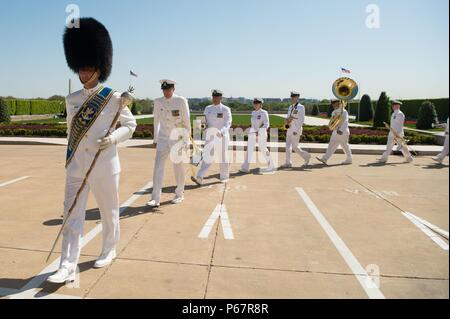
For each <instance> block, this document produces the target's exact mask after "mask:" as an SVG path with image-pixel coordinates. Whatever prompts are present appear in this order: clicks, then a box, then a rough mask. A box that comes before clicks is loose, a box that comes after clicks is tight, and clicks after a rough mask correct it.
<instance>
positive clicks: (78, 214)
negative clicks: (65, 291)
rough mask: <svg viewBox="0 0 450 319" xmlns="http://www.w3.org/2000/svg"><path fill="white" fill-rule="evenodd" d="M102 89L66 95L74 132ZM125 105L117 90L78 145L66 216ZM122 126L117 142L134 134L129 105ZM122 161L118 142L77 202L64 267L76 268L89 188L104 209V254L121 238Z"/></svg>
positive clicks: (67, 233)
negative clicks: (84, 107)
mask: <svg viewBox="0 0 450 319" xmlns="http://www.w3.org/2000/svg"><path fill="white" fill-rule="evenodd" d="M99 88H100V85H98V86H97V87H95V88H93V89H90V90H86V89H83V90H81V91H78V92H75V93H73V94H71V95H69V96H68V97H67V98H66V109H67V126H68V133H70V128H71V125H70V124H71V122H72V119H73V117H74V116H75V115H76V113H77V112H78V110H79V109H80V107H81V106H82V105H83V103H84V102H85V101H86V100H87V99H88V97H89V96H91V95H92V94H93V93H94V92H96V91H97V90H98V89H99ZM120 107H121V99H120V93H118V92H115V93H114V94H113V96H112V97H111V99H110V100H109V102H108V104H107V105H106V106H105V108H104V109H103V111H102V112H101V114H100V115H99V116H98V118H97V119H96V120H95V122H94V123H93V125H92V126H91V127H90V128H89V130H88V131H87V133H86V134H85V136H84V137H83V138H82V140H81V142H80V144H79V145H78V148H77V150H76V152H75V154H74V156H73V158H72V160H71V161H70V163H69V165H68V166H67V169H66V187H65V201H64V213H65V216H66V215H67V213H68V210H69V209H70V206H71V205H72V204H73V201H74V199H75V196H76V193H77V191H78V190H79V189H80V186H81V184H82V182H83V179H84V177H85V175H86V173H87V171H88V169H89V167H90V165H91V164H92V162H93V160H94V157H95V154H96V153H97V151H98V150H99V144H98V142H97V141H98V140H99V139H101V138H103V137H105V135H106V134H107V132H108V130H109V127H110V125H111V123H112V121H113V119H114V117H115V116H116V114H117V111H118V110H119V108H120ZM119 122H120V124H121V127H120V128H119V129H117V130H115V131H114V132H112V134H111V135H112V136H113V137H114V138H115V140H116V141H117V143H121V142H124V141H126V140H128V139H129V138H131V137H132V136H133V133H134V131H135V129H136V126H137V125H136V120H135V118H134V116H133V114H132V113H131V112H130V110H129V109H128V108H124V109H123V110H122V111H121V113H120V117H119ZM120 171H121V168H120V162H119V156H118V153H117V147H116V145H112V146H111V147H109V148H107V149H105V150H103V151H102V152H101V153H100V156H99V158H98V160H97V162H96V165H95V167H94V169H93V170H92V172H91V174H90V176H89V178H88V181H87V184H86V186H85V188H84V190H83V192H81V194H80V196H79V197H78V201H77V204H76V206H75V208H74V210H73V211H72V214H71V216H70V218H69V219H68V220H67V224H66V228H65V229H64V232H63V244H62V256H61V265H60V268H67V269H71V270H74V269H75V268H76V265H77V263H78V259H79V256H80V250H81V239H82V236H83V226H84V220H85V214H86V203H87V200H88V195H89V191H90V190H92V193H93V194H94V197H95V199H96V201H97V204H98V206H99V209H100V213H101V219H102V227H103V231H102V235H103V249H102V255H107V254H109V253H111V252H112V251H114V250H115V248H116V245H117V243H118V241H119V236H120V228H119V206H120V204H119V192H118V191H119V175H120Z"/></svg>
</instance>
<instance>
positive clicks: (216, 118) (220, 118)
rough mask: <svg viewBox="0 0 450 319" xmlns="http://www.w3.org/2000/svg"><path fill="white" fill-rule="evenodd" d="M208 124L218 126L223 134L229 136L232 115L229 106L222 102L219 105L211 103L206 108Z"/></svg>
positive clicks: (209, 126) (211, 126)
mask: <svg viewBox="0 0 450 319" xmlns="http://www.w3.org/2000/svg"><path fill="white" fill-rule="evenodd" d="M204 115H205V116H206V124H207V125H208V128H216V129H218V130H219V132H220V133H221V134H222V135H223V136H229V132H230V128H231V123H232V116H231V110H230V108H229V107H228V106H225V105H223V104H222V103H220V104H219V105H209V106H207V107H206V108H205V112H204Z"/></svg>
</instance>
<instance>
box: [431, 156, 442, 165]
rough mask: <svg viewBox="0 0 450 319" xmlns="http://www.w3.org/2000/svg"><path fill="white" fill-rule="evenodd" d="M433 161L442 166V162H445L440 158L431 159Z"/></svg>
mask: <svg viewBox="0 0 450 319" xmlns="http://www.w3.org/2000/svg"><path fill="white" fill-rule="evenodd" d="M431 159H432V160H433V161H435V162H438V163H439V164H442V162H443V160H441V159H440V158H438V157H432V158H431Z"/></svg>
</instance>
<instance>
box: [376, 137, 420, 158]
mask: <svg viewBox="0 0 450 319" xmlns="http://www.w3.org/2000/svg"><path fill="white" fill-rule="evenodd" d="M395 143H396V142H395V138H394V136H392V135H389V136H388V141H387V145H386V151H385V152H384V153H383V156H382V157H381V160H383V161H387V160H388V158H389V155H391V153H392V149H393V148H394V145H395ZM401 152H402V154H403V156H404V157H405V158H407V159H411V158H412V156H411V153H410V152H409V150H408V149H407V148H406V147H402V148H401Z"/></svg>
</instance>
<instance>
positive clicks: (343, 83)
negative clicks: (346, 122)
mask: <svg viewBox="0 0 450 319" xmlns="http://www.w3.org/2000/svg"><path fill="white" fill-rule="evenodd" d="M332 90H333V94H334V96H335V97H336V98H338V99H339V100H340V101H341V106H340V107H339V111H340V112H338V113H337V114H336V115H335V116H333V117H332V118H331V120H330V123H329V124H328V127H329V129H330V130H332V131H334V130H335V129H336V128H337V127H338V126H339V125H340V124H341V121H342V113H343V112H344V109H345V107H346V106H347V102H348V101H350V100H352V99H354V98H355V96H356V95H357V94H358V90H359V88H358V84H357V83H356V82H355V80H353V79H350V78H347V77H341V78H339V79H337V80H336V81H334V83H333V87H332Z"/></svg>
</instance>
